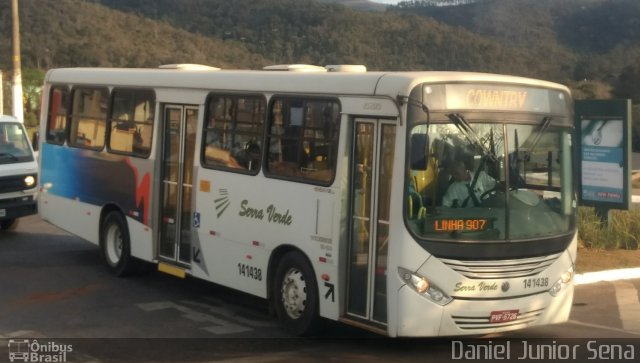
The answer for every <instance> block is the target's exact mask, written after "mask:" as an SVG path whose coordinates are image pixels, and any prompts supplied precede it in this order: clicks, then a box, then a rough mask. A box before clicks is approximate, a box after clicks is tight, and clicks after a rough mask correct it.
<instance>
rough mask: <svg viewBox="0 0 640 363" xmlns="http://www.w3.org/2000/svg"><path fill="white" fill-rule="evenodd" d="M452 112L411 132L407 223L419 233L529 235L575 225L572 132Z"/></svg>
mask: <svg viewBox="0 0 640 363" xmlns="http://www.w3.org/2000/svg"><path fill="white" fill-rule="evenodd" d="M499 118H500V119H498V117H497V116H495V115H492V114H491V113H485V114H483V113H478V112H476V113H474V114H473V119H472V120H467V119H466V116H465V114H464V113H448V114H446V119H442V120H434V122H431V123H430V125H428V124H427V123H416V124H414V126H413V127H412V128H411V129H410V132H409V144H410V145H409V150H410V154H411V155H410V156H409V165H408V169H409V170H408V173H407V174H408V183H407V184H408V185H407V189H406V190H407V201H408V203H407V204H408V210H407V213H406V216H407V224H408V225H409V227H410V229H412V231H413V233H414V234H415V235H417V236H418V237H420V238H424V239H430V240H449V241H471V240H481V241H482V240H485V241H499V240H502V241H507V240H510V241H512V240H530V239H535V238H545V237H552V236H558V235H563V234H566V233H568V232H570V231H571V230H572V229H573V225H574V223H575V222H574V218H573V215H574V209H575V202H574V196H573V188H572V170H571V130H570V128H567V127H559V126H557V125H554V124H553V123H552V122H551V120H552V119H551V117H540V118H538V119H537V120H536V122H535V123H534V122H533V119H531V122H528V123H524V122H522V121H520V120H518V121H515V120H512V121H510V120H508V119H506V120H505V115H504V114H502V115H501V116H500V117H499Z"/></svg>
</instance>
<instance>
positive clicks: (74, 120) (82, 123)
mask: <svg viewBox="0 0 640 363" xmlns="http://www.w3.org/2000/svg"><path fill="white" fill-rule="evenodd" d="M108 99H109V91H108V90H107V89H106V88H88V87H87V88H83V87H76V88H74V89H73V91H72V105H71V132H70V134H69V144H71V145H73V146H77V147H82V148H87V149H95V150H100V149H102V147H103V146H104V142H105V124H106V120H107V105H108Z"/></svg>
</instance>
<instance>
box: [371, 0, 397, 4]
mask: <svg viewBox="0 0 640 363" xmlns="http://www.w3.org/2000/svg"><path fill="white" fill-rule="evenodd" d="M369 1H373V2H374V3H383V4H397V3H398V2H399V1H400V0H369Z"/></svg>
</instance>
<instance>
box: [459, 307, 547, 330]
mask: <svg viewBox="0 0 640 363" xmlns="http://www.w3.org/2000/svg"><path fill="white" fill-rule="evenodd" d="M543 312H544V309H538V310H532V311H529V312H524V313H519V314H518V318H517V319H516V320H512V321H505V322H501V323H492V322H491V318H490V317H489V316H461V315H452V316H451V319H453V321H454V322H455V323H456V326H457V327H458V328H460V329H462V330H482V329H495V328H507V327H509V328H510V327H518V328H524V327H527V326H529V325H532V324H534V323H535V322H536V320H538V317H540V315H542V313H543Z"/></svg>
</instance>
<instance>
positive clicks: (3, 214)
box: [0, 209, 7, 217]
mask: <svg viewBox="0 0 640 363" xmlns="http://www.w3.org/2000/svg"><path fill="white" fill-rule="evenodd" d="M6 216H7V210H6V209H0V217H6Z"/></svg>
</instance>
